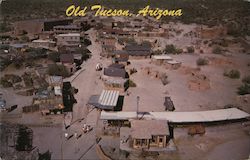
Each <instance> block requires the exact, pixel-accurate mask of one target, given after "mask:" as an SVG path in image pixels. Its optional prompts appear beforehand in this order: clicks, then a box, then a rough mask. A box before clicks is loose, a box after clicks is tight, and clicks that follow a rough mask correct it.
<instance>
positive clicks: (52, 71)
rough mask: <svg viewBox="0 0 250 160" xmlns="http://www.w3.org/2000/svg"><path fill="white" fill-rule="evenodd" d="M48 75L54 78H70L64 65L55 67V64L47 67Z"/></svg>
mask: <svg viewBox="0 0 250 160" xmlns="http://www.w3.org/2000/svg"><path fill="white" fill-rule="evenodd" d="M48 74H49V75H55V76H63V77H68V76H70V73H69V72H68V70H67V69H66V67H65V66H64V65H57V64H52V65H49V68H48Z"/></svg>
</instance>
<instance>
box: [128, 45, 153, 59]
mask: <svg viewBox="0 0 250 160" xmlns="http://www.w3.org/2000/svg"><path fill="white" fill-rule="evenodd" d="M124 50H125V51H126V52H127V53H128V55H129V58H136V59H138V58H149V57H150V56H151V47H150V46H149V45H138V44H130V45H127V46H125V48H124Z"/></svg>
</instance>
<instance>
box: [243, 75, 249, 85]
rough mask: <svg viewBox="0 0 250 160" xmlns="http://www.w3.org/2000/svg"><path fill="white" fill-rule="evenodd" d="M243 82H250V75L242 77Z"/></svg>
mask: <svg viewBox="0 0 250 160" xmlns="http://www.w3.org/2000/svg"><path fill="white" fill-rule="evenodd" d="M242 82H243V83H246V84H250V75H248V76H245V77H244V78H243V79H242Z"/></svg>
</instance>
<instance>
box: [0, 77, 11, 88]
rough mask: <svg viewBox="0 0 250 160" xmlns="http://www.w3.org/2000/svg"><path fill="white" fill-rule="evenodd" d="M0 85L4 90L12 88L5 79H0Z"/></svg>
mask: <svg viewBox="0 0 250 160" xmlns="http://www.w3.org/2000/svg"><path fill="white" fill-rule="evenodd" d="M0 83H1V85H2V86H3V87H4V88H9V87H12V83H11V82H9V81H8V80H7V79H5V78H1V80H0Z"/></svg>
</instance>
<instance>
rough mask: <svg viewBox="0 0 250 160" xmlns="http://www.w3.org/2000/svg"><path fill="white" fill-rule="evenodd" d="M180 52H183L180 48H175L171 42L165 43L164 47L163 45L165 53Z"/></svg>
mask: <svg viewBox="0 0 250 160" xmlns="http://www.w3.org/2000/svg"><path fill="white" fill-rule="evenodd" d="M182 52H183V50H182V49H178V48H176V47H175V46H174V45H173V44H170V45H166V47H165V53H166V54H180V53H182Z"/></svg>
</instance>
